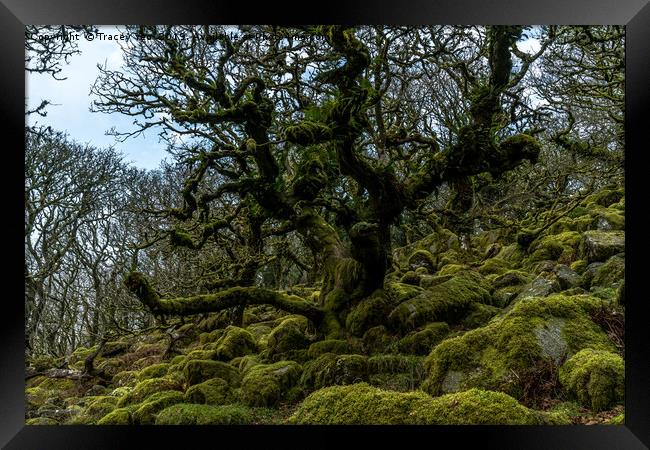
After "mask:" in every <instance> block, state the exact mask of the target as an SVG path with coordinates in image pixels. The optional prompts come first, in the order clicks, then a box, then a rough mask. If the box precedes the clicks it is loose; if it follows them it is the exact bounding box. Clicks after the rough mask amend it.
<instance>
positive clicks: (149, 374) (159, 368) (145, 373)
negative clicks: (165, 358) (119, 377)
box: [113, 363, 170, 383]
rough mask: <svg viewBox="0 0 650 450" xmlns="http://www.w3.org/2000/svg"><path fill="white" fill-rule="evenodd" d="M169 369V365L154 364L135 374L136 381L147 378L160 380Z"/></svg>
mask: <svg viewBox="0 0 650 450" xmlns="http://www.w3.org/2000/svg"><path fill="white" fill-rule="evenodd" d="M169 367H170V364H169V363H160V364H154V365H152V366H149V367H145V368H144V369H142V370H141V371H140V372H137V375H136V377H137V380H138V381H143V380H147V379H149V378H161V377H163V376H165V375H166V374H167V371H168V370H169ZM122 373H124V372H122ZM113 382H114V383H115V382H116V380H115V377H113Z"/></svg>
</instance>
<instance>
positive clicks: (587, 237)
mask: <svg viewBox="0 0 650 450" xmlns="http://www.w3.org/2000/svg"><path fill="white" fill-rule="evenodd" d="M624 251H625V232H624V231H598V230H591V231H586V232H584V233H583V235H582V240H581V241H580V246H579V256H580V259H584V260H586V261H587V263H592V262H597V261H607V260H608V259H609V258H611V257H612V256H614V255H616V254H618V253H621V252H624Z"/></svg>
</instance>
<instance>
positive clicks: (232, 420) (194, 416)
mask: <svg viewBox="0 0 650 450" xmlns="http://www.w3.org/2000/svg"><path fill="white" fill-rule="evenodd" d="M252 420H253V417H252V415H251V412H250V410H249V409H248V408H247V407H245V406H241V405H221V406H217V405H196V404H186V403H178V404H176V405H173V406H170V407H169V408H166V409H163V410H162V411H161V412H160V413H159V414H158V416H157V417H156V425H247V424H250V423H251V422H252Z"/></svg>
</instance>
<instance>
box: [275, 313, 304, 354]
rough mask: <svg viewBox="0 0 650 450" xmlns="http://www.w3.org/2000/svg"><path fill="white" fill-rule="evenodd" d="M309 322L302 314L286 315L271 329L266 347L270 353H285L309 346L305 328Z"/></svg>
mask: <svg viewBox="0 0 650 450" xmlns="http://www.w3.org/2000/svg"><path fill="white" fill-rule="evenodd" d="M308 327H309V322H308V321H307V319H306V318H305V317H303V316H288V317H286V318H285V319H283V320H282V322H280V324H279V325H278V326H277V327H275V328H274V329H273V331H271V333H270V334H269V337H268V340H267V347H268V349H269V351H270V353H271V354H281V353H286V352H288V351H290V350H298V349H302V348H306V347H307V346H309V338H308V337H307V328H308Z"/></svg>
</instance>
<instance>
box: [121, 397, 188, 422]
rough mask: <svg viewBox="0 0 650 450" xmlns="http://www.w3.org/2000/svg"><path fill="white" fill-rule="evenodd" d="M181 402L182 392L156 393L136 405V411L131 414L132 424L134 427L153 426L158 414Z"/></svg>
mask: <svg viewBox="0 0 650 450" xmlns="http://www.w3.org/2000/svg"><path fill="white" fill-rule="evenodd" d="M183 400H184V396H183V393H182V392H178V391H163V392H156V393H155V394H153V395H151V396H149V397H147V399H146V400H145V401H144V402H142V403H141V404H140V405H138V406H137V409H134V411H133V412H132V414H131V417H132V419H133V423H134V424H136V425H153V424H154V423H155V421H156V414H157V413H158V412H160V411H162V410H163V409H165V408H167V407H169V406H171V405H175V404H176V403H182V402H183Z"/></svg>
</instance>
